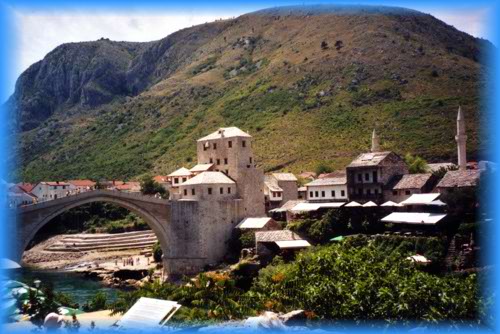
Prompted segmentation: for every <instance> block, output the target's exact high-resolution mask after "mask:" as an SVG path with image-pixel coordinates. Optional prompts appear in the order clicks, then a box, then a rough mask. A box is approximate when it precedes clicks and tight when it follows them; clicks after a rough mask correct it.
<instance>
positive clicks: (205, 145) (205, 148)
mask: <svg viewBox="0 0 500 334" xmlns="http://www.w3.org/2000/svg"><path fill="white" fill-rule="evenodd" d="M207 144H208V143H205V144H203V151H206V150H207V148H208V145H207Z"/></svg>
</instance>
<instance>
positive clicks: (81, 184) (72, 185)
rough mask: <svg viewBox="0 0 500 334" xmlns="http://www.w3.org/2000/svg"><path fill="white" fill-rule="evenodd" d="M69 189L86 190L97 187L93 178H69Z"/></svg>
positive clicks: (72, 190) (75, 190)
mask: <svg viewBox="0 0 500 334" xmlns="http://www.w3.org/2000/svg"><path fill="white" fill-rule="evenodd" d="M68 183H69V189H70V191H71V192H85V191H91V190H94V189H95V185H96V183H95V182H94V181H92V180H69V181H68Z"/></svg>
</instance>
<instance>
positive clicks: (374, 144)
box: [371, 129, 380, 152]
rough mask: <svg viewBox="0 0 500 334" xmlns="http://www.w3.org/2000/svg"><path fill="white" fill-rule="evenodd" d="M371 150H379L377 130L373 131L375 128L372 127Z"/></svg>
mask: <svg viewBox="0 0 500 334" xmlns="http://www.w3.org/2000/svg"><path fill="white" fill-rule="evenodd" d="M371 151H372V152H380V139H379V137H378V135H377V132H375V129H373V133H372V149H371Z"/></svg>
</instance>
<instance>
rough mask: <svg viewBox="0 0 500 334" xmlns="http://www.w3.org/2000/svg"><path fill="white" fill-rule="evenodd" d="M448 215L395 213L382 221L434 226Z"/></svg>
mask: <svg viewBox="0 0 500 334" xmlns="http://www.w3.org/2000/svg"><path fill="white" fill-rule="evenodd" d="M444 217H446V214H441V213H428V212H393V213H391V214H390V215H388V216H386V217H384V218H382V219H381V221H383V222H386V223H400V224H417V225H418V224H422V225H424V224H425V225H434V224H436V223H437V222H439V221H440V220H441V219H443V218H444Z"/></svg>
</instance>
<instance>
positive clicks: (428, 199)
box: [400, 193, 441, 205]
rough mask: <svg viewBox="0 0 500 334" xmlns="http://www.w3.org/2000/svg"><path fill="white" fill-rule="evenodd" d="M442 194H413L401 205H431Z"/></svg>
mask: <svg viewBox="0 0 500 334" xmlns="http://www.w3.org/2000/svg"><path fill="white" fill-rule="evenodd" d="M440 195H441V194H440V193H431V194H413V195H411V196H410V197H408V198H407V199H406V200H404V201H402V202H401V203H400V204H402V205H429V204H431V203H432V202H433V201H435V200H437V199H438V197H439V196H440Z"/></svg>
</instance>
